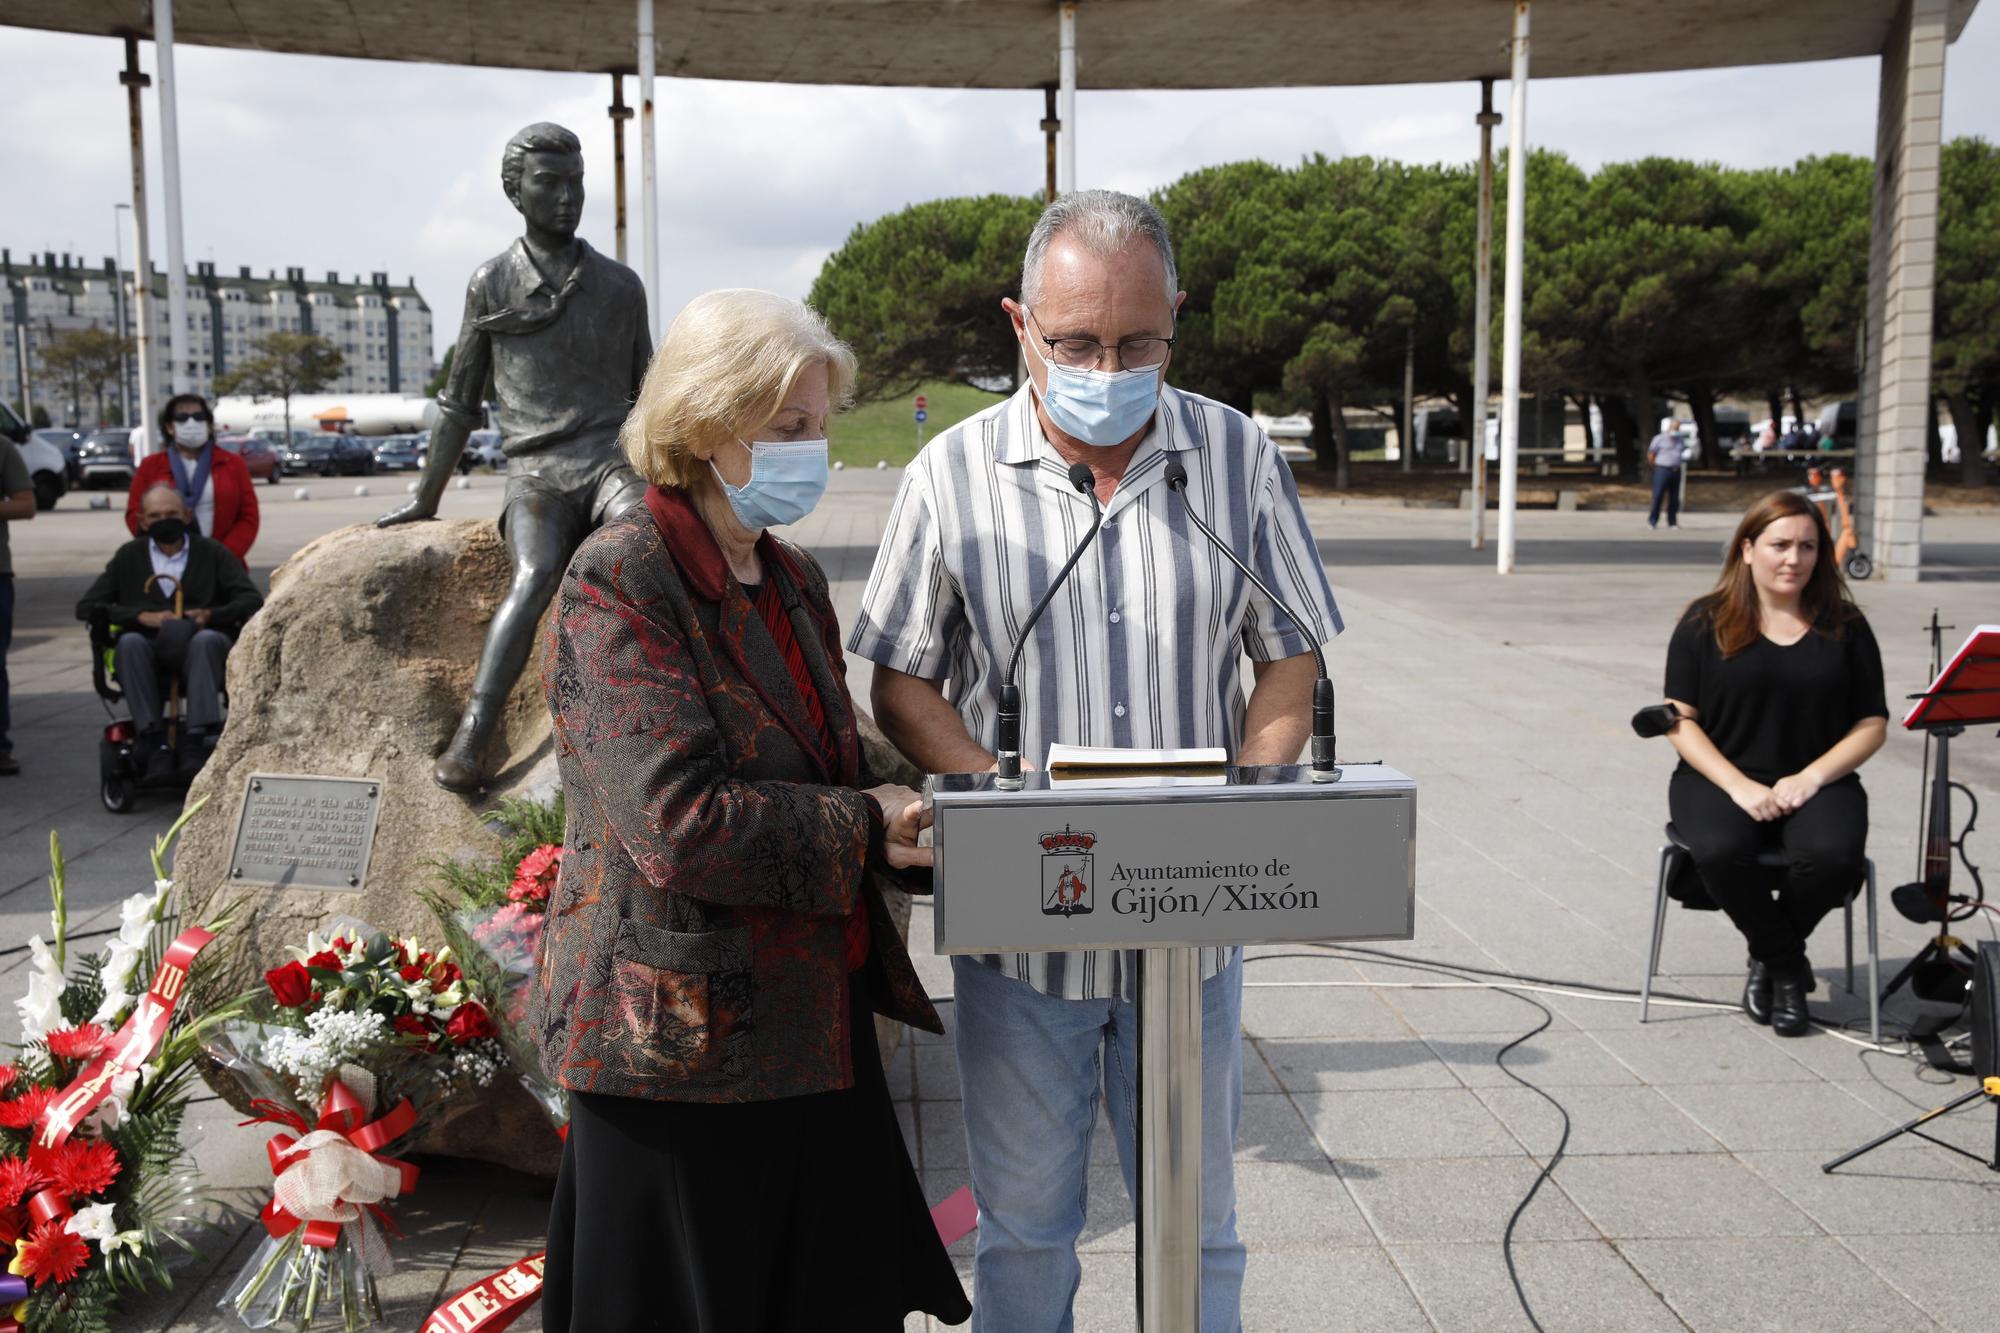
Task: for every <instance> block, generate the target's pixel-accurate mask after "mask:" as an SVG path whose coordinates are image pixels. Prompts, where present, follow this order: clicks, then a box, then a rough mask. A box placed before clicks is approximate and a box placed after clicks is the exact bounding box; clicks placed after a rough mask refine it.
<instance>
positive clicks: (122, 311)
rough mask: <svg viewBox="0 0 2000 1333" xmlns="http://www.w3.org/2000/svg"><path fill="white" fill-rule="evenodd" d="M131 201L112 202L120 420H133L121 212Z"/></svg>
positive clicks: (113, 312) (113, 302)
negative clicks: (122, 202) (124, 202)
mask: <svg viewBox="0 0 2000 1333" xmlns="http://www.w3.org/2000/svg"><path fill="white" fill-rule="evenodd" d="M131 207H132V205H130V204H113V205H111V251H112V254H113V255H114V256H116V258H115V259H114V260H113V262H112V265H111V318H112V320H113V321H114V325H115V327H116V328H117V330H118V421H119V424H120V425H123V426H127V427H129V426H131V424H132V355H131V353H130V351H128V350H127V349H128V348H129V347H130V345H131V338H132V324H131V303H130V302H129V301H127V300H126V298H125V219H123V218H121V217H119V216H118V215H119V214H120V213H122V212H124V211H126V210H127V209H129V208H131Z"/></svg>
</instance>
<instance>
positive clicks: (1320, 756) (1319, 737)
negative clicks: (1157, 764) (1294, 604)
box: [1166, 458, 1340, 782]
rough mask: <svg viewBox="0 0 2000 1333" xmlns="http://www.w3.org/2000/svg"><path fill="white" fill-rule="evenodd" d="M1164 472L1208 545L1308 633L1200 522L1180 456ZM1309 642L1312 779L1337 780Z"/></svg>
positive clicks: (1326, 695) (1325, 700) (1328, 707)
mask: <svg viewBox="0 0 2000 1333" xmlns="http://www.w3.org/2000/svg"><path fill="white" fill-rule="evenodd" d="M1166 476H1167V489H1168V490H1170V491H1172V492H1173V493H1174V494H1175V495H1178V496H1180V497H1181V506H1182V507H1183V508H1184V509H1186V510H1187V516H1188V519H1189V520H1190V521H1191V522H1192V523H1193V524H1194V525H1195V527H1197V528H1199V529H1200V530H1201V535H1202V536H1204V537H1206V538H1208V542H1209V545H1211V546H1213V547H1214V548H1215V549H1216V550H1218V551H1220V552H1222V554H1223V555H1225V556H1227V557H1229V563H1230V564H1232V565H1234V566H1236V567H1237V568H1238V569H1240V570H1242V571H1243V577H1245V578H1247V579H1249V580H1250V582H1251V585H1252V586H1254V587H1255V588H1256V589H1257V591H1258V592H1261V593H1263V594H1264V596H1265V597H1266V598H1268V599H1270V602H1271V604H1272V605H1273V606H1275V607H1277V608H1278V609H1279V610H1280V611H1283V612H1284V613H1285V614H1286V615H1287V616H1289V617H1291V621H1292V623H1293V624H1294V625H1296V626H1298V627H1299V628H1300V629H1304V630H1307V633H1308V634H1310V633H1311V630H1310V629H1308V627H1307V625H1306V622H1305V618H1304V617H1303V616H1301V615H1300V614H1299V613H1298V612H1297V611H1294V610H1293V609H1292V608H1291V606H1290V605H1289V604H1288V603H1286V602H1285V600H1284V599H1283V598H1281V597H1279V596H1278V594H1276V593H1274V592H1272V591H1271V589H1270V587H1269V586H1268V585H1266V584H1265V582H1264V580H1262V579H1260V578H1258V577H1257V571H1256V570H1254V569H1252V568H1250V566H1249V565H1247V564H1245V563H1243V561H1242V560H1241V559H1239V558H1238V557H1237V555H1236V552H1234V551H1232V550H1230V549H1229V544H1228V543H1227V542H1225V541H1223V540H1222V538H1220V537H1218V536H1216V535H1215V530H1214V529H1213V528H1211V527H1209V526H1208V524H1206V523H1204V522H1202V521H1201V515H1200V514H1197V513H1195V512H1194V505H1193V504H1191V503H1190V502H1189V501H1188V498H1187V483H1188V475H1187V469H1186V468H1184V467H1182V466H1181V464H1180V460H1179V459H1175V458H1169V459H1168V460H1167V469H1166ZM1311 642H1312V655H1313V664H1314V665H1315V666H1316V667H1317V668H1318V670H1319V675H1318V678H1317V679H1315V680H1314V681H1313V705H1312V707H1313V720H1312V780H1313V781H1314V782H1338V781H1340V769H1339V767H1338V766H1337V765H1335V763H1334V762H1333V681H1332V679H1331V678H1330V677H1328V675H1327V674H1326V654H1325V653H1324V652H1322V651H1320V646H1319V640H1318V639H1317V638H1314V639H1312V641H1311Z"/></svg>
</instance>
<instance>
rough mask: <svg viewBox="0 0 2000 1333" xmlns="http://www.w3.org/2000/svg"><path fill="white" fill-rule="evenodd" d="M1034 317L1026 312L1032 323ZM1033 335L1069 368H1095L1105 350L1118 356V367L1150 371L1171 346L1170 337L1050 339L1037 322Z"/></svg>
mask: <svg viewBox="0 0 2000 1333" xmlns="http://www.w3.org/2000/svg"><path fill="white" fill-rule="evenodd" d="M1034 318H1035V316H1034V312H1033V311H1029V312H1028V319H1029V320H1030V321H1031V322H1032V321H1034ZM1035 336H1036V337H1037V338H1039V339H1041V341H1042V342H1043V343H1044V344H1045V345H1046V346H1047V347H1048V349H1049V360H1050V361H1052V362H1054V363H1055V364H1056V365H1059V366H1063V367H1066V368H1068V369H1070V370H1095V369H1096V368H1097V367H1098V366H1099V365H1102V364H1103V362H1104V354H1105V353H1106V352H1110V353H1112V354H1113V355H1115V356H1116V357H1117V358H1118V364H1119V366H1120V367H1121V368H1122V369H1125V370H1151V369H1152V368H1153V367H1154V366H1157V365H1159V364H1160V363H1161V362H1163V361H1165V360H1166V359H1167V353H1168V352H1171V351H1172V350H1173V349H1174V340H1173V339H1172V338H1127V339H1125V341H1123V342H1117V343H1110V344H1105V343H1101V342H1099V341H1097V339H1095V338H1050V337H1047V336H1046V335H1044V334H1043V333H1042V326H1041V325H1040V324H1039V323H1036V324H1035Z"/></svg>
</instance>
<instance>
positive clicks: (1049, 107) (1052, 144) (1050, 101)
mask: <svg viewBox="0 0 2000 1333" xmlns="http://www.w3.org/2000/svg"><path fill="white" fill-rule="evenodd" d="M1061 133H1062V120H1061V119H1060V118H1059V117H1058V116H1057V115H1056V86H1055V85H1054V84H1053V83H1052V84H1050V85H1049V86H1048V87H1046V88H1044V89H1042V150H1043V158H1044V161H1043V166H1042V170H1043V175H1044V176H1045V178H1046V179H1045V181H1044V184H1043V187H1042V202H1043V203H1044V204H1053V203H1054V202H1055V201H1056V139H1057V137H1058V136H1059V135H1060V134H1061Z"/></svg>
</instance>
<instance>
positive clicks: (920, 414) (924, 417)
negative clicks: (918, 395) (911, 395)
mask: <svg viewBox="0 0 2000 1333" xmlns="http://www.w3.org/2000/svg"><path fill="white" fill-rule="evenodd" d="M918 401H919V402H921V401H922V400H921V399H919V400H918ZM930 419H931V414H930V413H928V412H926V411H924V409H923V408H921V407H920V408H918V409H917V424H918V425H919V426H921V425H923V424H924V423H925V422H926V421H929V420H930Z"/></svg>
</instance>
